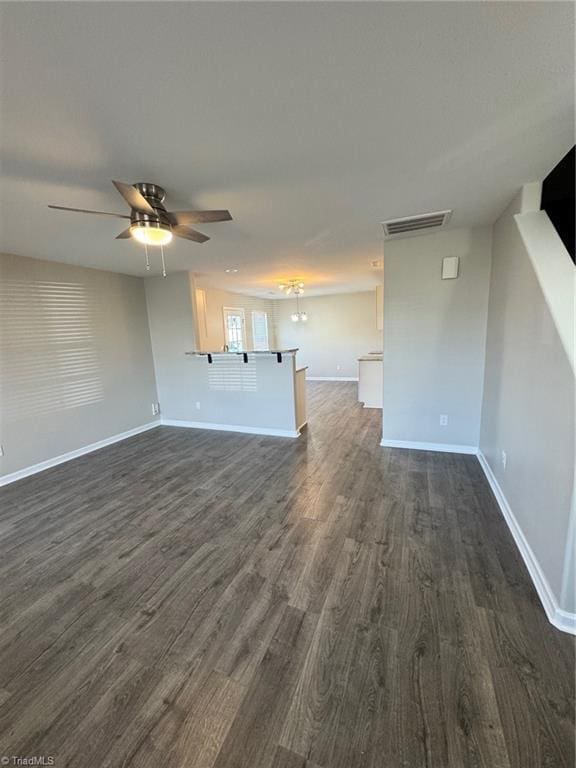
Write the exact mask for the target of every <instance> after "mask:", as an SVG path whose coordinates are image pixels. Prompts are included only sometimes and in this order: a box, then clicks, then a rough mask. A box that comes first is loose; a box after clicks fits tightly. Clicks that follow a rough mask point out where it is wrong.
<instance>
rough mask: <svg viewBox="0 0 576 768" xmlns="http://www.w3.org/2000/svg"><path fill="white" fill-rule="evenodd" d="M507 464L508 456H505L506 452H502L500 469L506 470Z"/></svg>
mask: <svg viewBox="0 0 576 768" xmlns="http://www.w3.org/2000/svg"><path fill="white" fill-rule="evenodd" d="M507 462H508V456H507V455H506V451H502V469H506V464H507Z"/></svg>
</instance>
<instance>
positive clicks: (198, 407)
mask: <svg viewBox="0 0 576 768" xmlns="http://www.w3.org/2000/svg"><path fill="white" fill-rule="evenodd" d="M196 410H197V411H199V410H200V403H199V402H198V401H196Z"/></svg>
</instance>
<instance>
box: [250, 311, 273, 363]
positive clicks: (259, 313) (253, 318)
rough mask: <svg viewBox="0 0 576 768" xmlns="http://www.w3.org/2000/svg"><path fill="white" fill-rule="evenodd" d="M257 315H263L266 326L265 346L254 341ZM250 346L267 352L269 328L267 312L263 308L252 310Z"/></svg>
mask: <svg viewBox="0 0 576 768" xmlns="http://www.w3.org/2000/svg"><path fill="white" fill-rule="evenodd" d="M258 315H260V316H264V324H265V327H266V342H265V346H259V345H258V344H257V342H256V330H255V319H256V317H257V316H258ZM252 346H253V348H254V350H255V351H256V352H267V351H268V350H269V349H270V330H269V327H268V312H266V310H264V309H253V310H252Z"/></svg>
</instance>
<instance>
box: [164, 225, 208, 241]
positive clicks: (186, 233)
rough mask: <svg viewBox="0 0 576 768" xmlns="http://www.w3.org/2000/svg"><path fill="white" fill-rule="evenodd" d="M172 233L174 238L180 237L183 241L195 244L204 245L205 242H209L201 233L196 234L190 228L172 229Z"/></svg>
mask: <svg viewBox="0 0 576 768" xmlns="http://www.w3.org/2000/svg"><path fill="white" fill-rule="evenodd" d="M172 232H173V233H174V234H175V235H176V237H182V238H184V240H193V241H194V242H195V243H205V242H206V240H210V238H209V237H208V236H207V235H203V234H202V232H197V231H196V230H195V229H191V228H190V227H183V226H179V227H172Z"/></svg>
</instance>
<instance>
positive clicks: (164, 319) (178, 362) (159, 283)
mask: <svg viewBox="0 0 576 768" xmlns="http://www.w3.org/2000/svg"><path fill="white" fill-rule="evenodd" d="M144 284H145V290H146V302H147V304H148V319H149V322H150V338H151V340H152V352H153V355H154V368H155V370H156V381H157V385H158V399H159V401H160V408H161V414H162V417H163V418H166V419H178V418H190V417H189V416H184V415H182V414H183V413H188V409H189V408H190V404H191V400H192V396H191V392H190V381H189V378H190V366H189V365H188V362H187V360H186V356H185V353H186V352H189V351H191V350H194V349H196V341H195V338H194V317H193V312H192V292H193V290H194V284H193V281H192V279H191V275H190V273H188V272H173V273H172V274H170V275H168V276H167V277H166V278H163V277H148V278H146V280H145V281H144Z"/></svg>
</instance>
